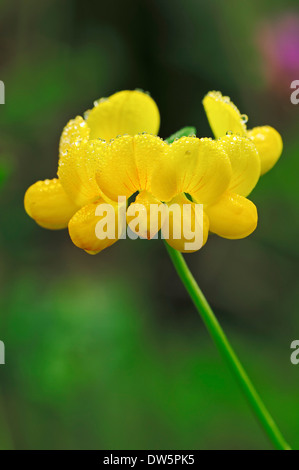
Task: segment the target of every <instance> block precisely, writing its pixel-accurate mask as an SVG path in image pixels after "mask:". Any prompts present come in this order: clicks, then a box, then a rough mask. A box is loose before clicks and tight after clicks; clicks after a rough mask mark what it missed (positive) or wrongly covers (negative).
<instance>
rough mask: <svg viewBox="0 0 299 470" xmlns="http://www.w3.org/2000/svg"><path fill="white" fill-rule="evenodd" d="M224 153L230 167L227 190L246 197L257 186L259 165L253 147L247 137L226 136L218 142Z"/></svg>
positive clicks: (258, 158) (256, 152)
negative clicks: (229, 180)
mask: <svg viewBox="0 0 299 470" xmlns="http://www.w3.org/2000/svg"><path fill="white" fill-rule="evenodd" d="M218 143H219V145H220V147H221V148H222V149H223V150H224V151H225V152H226V154H227V156H228V157H229V159H230V162H231V166H232V179H231V182H230V184H229V188H228V190H229V191H231V192H234V193H237V194H240V195H241V196H248V194H249V193H250V192H251V191H252V190H253V188H254V187H255V185H256V184H257V182H258V180H259V177H260V172H261V163H260V157H259V154H258V151H257V149H256V147H255V145H254V144H253V143H252V142H251V140H249V139H248V138H247V137H240V136H237V135H226V136H225V137H222V138H221V139H220V140H219V141H218Z"/></svg>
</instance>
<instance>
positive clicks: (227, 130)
mask: <svg viewBox="0 0 299 470" xmlns="http://www.w3.org/2000/svg"><path fill="white" fill-rule="evenodd" d="M203 105H204V108H205V111H206V114H207V117H208V120H209V122H210V125H211V128H212V130H213V133H214V135H215V140H213V139H209V138H197V137H195V136H189V137H182V138H180V139H177V140H175V141H174V142H173V143H171V144H168V143H167V142H165V141H163V140H162V139H161V138H160V137H158V136H157V134H158V131H159V125H160V115H159V110H158V108H157V105H156V103H155V102H154V101H153V99H152V98H151V97H150V96H149V95H148V94H146V93H143V92H141V91H137V90H136V91H121V92H119V93H116V94H114V95H112V96H111V97H109V98H108V99H102V100H99V101H98V102H96V103H95V106H94V107H93V109H91V110H90V111H88V112H87V113H86V114H85V119H83V118H82V117H79V116H78V117H76V118H75V119H73V120H71V121H69V122H68V124H67V125H66V127H65V128H64V130H63V132H62V135H61V139H60V145H59V163H58V178H55V179H52V180H44V181H38V182H37V183H35V184H33V185H32V186H30V188H29V189H28V190H27V192H26V194H25V209H26V212H27V213H28V215H29V216H30V217H32V218H33V219H34V220H35V221H36V222H37V223H38V224H39V225H41V226H42V227H45V228H48V229H62V228H66V227H68V229H69V234H70V237H71V239H72V241H73V242H74V244H75V245H77V246H78V247H79V248H82V249H84V250H85V251H87V252H89V253H98V252H99V251H101V250H103V249H104V248H106V247H108V246H109V245H111V244H112V243H114V242H115V241H117V239H118V235H116V236H115V237H114V238H104V239H100V238H98V237H97V236H96V224H97V223H98V221H99V216H97V215H96V208H97V207H98V205H99V204H100V203H101V202H109V204H111V205H112V207H114V212H115V223H116V226H117V225H118V223H119V220H118V219H119V216H118V213H119V211H118V198H119V197H120V196H122V197H124V198H125V201H126V206H127V205H128V206H129V207H128V208H127V222H128V223H129V224H130V218H131V214H132V213H133V212H134V211H133V209H134V205H140V204H142V205H143V207H144V208H145V213H144V223H141V224H140V225H142V227H139V232H140V233H141V234H143V236H145V237H147V238H150V236H149V226H150V223H149V220H148V219H149V207H150V206H151V205H155V204H156V205H157V206H158V207H159V206H163V207H165V206H170V205H171V204H173V203H175V204H178V205H179V206H183V205H186V204H188V205H189V206H190V209H191V216H192V223H193V224H197V223H200V224H201V225H202V227H201V229H202V233H203V243H202V245H203V244H204V243H205V242H206V240H207V238H208V233H209V232H213V233H216V234H217V235H219V236H221V237H225V238H230V239H238V238H243V237H246V236H248V235H249V234H251V233H252V232H253V231H254V230H255V228H256V225H257V210H256V207H255V205H254V204H253V203H252V202H251V201H250V200H249V199H247V196H248V195H249V193H250V192H251V191H252V190H253V188H254V187H255V185H256V183H257V182H258V180H259V177H260V176H261V175H262V174H263V173H265V172H266V171H268V170H269V169H270V168H272V166H273V165H274V164H275V163H276V161H277V160H278V158H279V156H280V154H281V152H282V140H281V137H280V135H279V133H278V132H277V131H276V130H275V129H273V128H272V127H269V126H264V127H256V128H254V129H252V130H247V128H246V121H247V117H246V116H244V115H241V114H240V112H239V110H238V109H237V108H236V106H235V105H234V104H233V103H232V102H231V101H230V99H229V98H228V97H225V96H222V95H221V93H219V92H210V93H208V94H207V95H206V97H205V98H204V100H203ZM129 202H130V204H129ZM196 204H202V205H203V217H202V218H201V219H202V220H201V221H198V220H197V215H196V211H195V205H196ZM182 223H183V221H182V220H181V218H179V219H178V218H175V217H174V216H172V218H171V221H170V232H169V236H168V238H167V242H168V243H169V244H170V245H171V246H172V247H174V248H176V249H178V250H180V251H186V250H185V249H184V246H185V241H186V240H184V236H183V234H182V236H181V238H175V237H173V236H172V233H173V231H174V228H175V226H176V225H181V224H182ZM159 228H162V231H163V221H162V220H161V224H160V226H159ZM120 232H121V230H117V231H116V233H120ZM151 235H152V234H151ZM187 251H188V250H187Z"/></svg>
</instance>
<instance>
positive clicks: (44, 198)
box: [24, 178, 78, 230]
mask: <svg viewBox="0 0 299 470" xmlns="http://www.w3.org/2000/svg"><path fill="white" fill-rule="evenodd" d="M24 205H25V210H26V212H27V214H28V215H29V216H30V217H31V218H32V219H34V220H35V222H37V223H38V224H39V225H41V226H42V227H44V228H48V229H52V230H58V229H61V228H66V227H67V224H68V222H69V220H70V218H71V217H72V216H73V214H74V213H75V212H76V211H77V210H78V206H76V205H75V204H74V203H73V202H72V201H71V200H70V198H69V197H68V195H67V194H66V193H65V191H64V189H63V188H62V186H61V184H60V181H59V180H58V179H56V178H55V179H52V180H44V181H37V182H36V183H34V184H33V185H32V186H30V187H29V188H28V189H27V191H26V193H25V198H24Z"/></svg>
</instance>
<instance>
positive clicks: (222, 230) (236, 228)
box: [205, 192, 258, 239]
mask: <svg viewBox="0 0 299 470" xmlns="http://www.w3.org/2000/svg"><path fill="white" fill-rule="evenodd" d="M205 210H206V212H207V214H208V217H209V220H210V231H211V232H213V233H216V234H217V235H219V236H220V237H223V238H230V239H238V238H245V237H247V236H248V235H250V234H251V233H252V232H253V231H254V230H255V229H256V226H257V218H258V217H257V210H256V207H255V205H254V204H253V202H251V201H250V200H249V199H246V198H245V197H243V196H240V195H239V194H234V193H229V192H226V193H225V194H223V196H222V197H221V198H220V199H219V201H218V202H217V203H216V204H214V205H212V206H208V207H206V208H205Z"/></svg>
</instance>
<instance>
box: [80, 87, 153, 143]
mask: <svg viewBox="0 0 299 470" xmlns="http://www.w3.org/2000/svg"><path fill="white" fill-rule="evenodd" d="M87 124H88V126H89V127H90V132H91V135H90V138H91V139H96V138H100V139H104V140H107V141H109V140H110V139H114V138H115V137H116V136H118V135H124V134H130V135H135V134H138V133H139V132H147V133H149V134H157V133H158V130H159V126H160V114H159V110H158V107H157V105H156V103H155V101H154V100H153V99H152V98H151V97H150V96H149V95H148V94H147V93H143V92H141V91H138V90H134V91H129V90H124V91H120V92H118V93H115V94H114V95H112V96H110V97H109V98H107V99H102V100H99V101H98V103H97V104H96V106H95V107H94V108H93V109H92V110H90V111H89V112H88V115H87Z"/></svg>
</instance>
